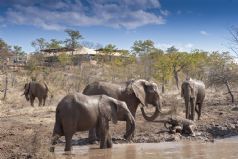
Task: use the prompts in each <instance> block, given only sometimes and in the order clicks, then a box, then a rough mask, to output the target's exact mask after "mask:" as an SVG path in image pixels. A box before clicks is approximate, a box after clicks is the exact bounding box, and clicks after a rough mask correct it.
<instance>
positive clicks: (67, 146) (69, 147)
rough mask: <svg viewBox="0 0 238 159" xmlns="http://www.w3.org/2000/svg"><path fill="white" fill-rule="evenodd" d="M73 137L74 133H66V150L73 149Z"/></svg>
mask: <svg viewBox="0 0 238 159" xmlns="http://www.w3.org/2000/svg"><path fill="white" fill-rule="evenodd" d="M72 137H73V135H72V134H71V133H67V134H66V135H65V141H66V144H65V148H64V151H71V147H72V145H71V142H72Z"/></svg>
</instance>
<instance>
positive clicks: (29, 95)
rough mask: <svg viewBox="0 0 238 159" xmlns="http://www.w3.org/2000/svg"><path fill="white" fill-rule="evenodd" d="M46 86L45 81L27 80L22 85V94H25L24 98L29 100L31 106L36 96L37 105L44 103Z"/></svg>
mask: <svg viewBox="0 0 238 159" xmlns="http://www.w3.org/2000/svg"><path fill="white" fill-rule="evenodd" d="M48 91H49V89H48V86H47V85H46V83H39V82H35V81H32V82H29V83H26V84H25V86H24V93H23V94H22V95H25V97H26V100H27V101H29V100H30V102H31V106H34V100H35V98H38V100H39V106H41V105H42V102H43V105H45V100H46V98H47V96H48Z"/></svg>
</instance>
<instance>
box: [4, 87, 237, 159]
mask: <svg viewBox="0 0 238 159" xmlns="http://www.w3.org/2000/svg"><path fill="white" fill-rule="evenodd" d="M22 87H23V86H20V85H19V86H18V87H17V88H9V90H8V98H7V100H6V101H0V141H1V142H0V158H1V159H4V158H54V155H53V154H52V153H50V152H49V146H50V145H49V142H50V137H51V134H52V130H53V124H54V120H55V108H56V105H57V103H58V101H59V100H60V99H61V98H62V97H63V96H64V95H65V93H64V92H57V93H56V94H55V96H54V98H53V99H48V100H47V104H46V105H47V106H44V107H38V106H37V105H38V101H35V107H31V106H30V103H28V102H26V100H25V99H24V96H20V95H21V93H22ZM0 96H2V94H0ZM163 99H164V106H163V110H164V111H166V110H171V109H172V110H174V111H173V112H174V114H177V115H179V116H182V117H183V116H184V106H183V100H182V99H181V98H180V95H179V93H173V94H171V93H170V94H167V95H164V98H163ZM229 102H230V101H229V99H226V97H224V95H223V94H222V93H217V92H216V93H215V91H207V97H206V101H205V104H204V107H203V109H202V117H201V120H199V121H196V125H197V129H196V131H195V134H196V136H195V137H191V136H187V135H179V134H175V135H174V134H170V133H169V132H168V131H167V130H166V129H165V128H164V126H163V123H161V122H159V121H160V120H161V119H163V118H166V116H163V115H161V116H159V117H158V118H157V119H156V121H154V122H147V121H145V120H144V119H143V117H142V115H141V112H140V110H139V109H138V111H137V115H136V133H135V137H134V139H133V142H136V143H149V142H155V143H156V142H174V141H179V140H182V141H195V142H213V141H214V139H216V138H225V137H230V136H234V135H238V120H237V119H238V107H236V104H232V105H231V104H229ZM169 116H171V115H169ZM110 131H111V133H112V136H113V141H114V144H120V143H125V142H126V141H124V140H121V139H120V138H121V137H122V136H123V134H124V132H125V123H124V122H119V123H118V124H117V125H112V124H111V128H110ZM86 138H87V132H80V133H77V134H75V135H74V142H73V144H74V145H77V144H87V140H86ZM61 141H62V142H61V143H60V144H62V145H64V138H63V137H62V138H61Z"/></svg>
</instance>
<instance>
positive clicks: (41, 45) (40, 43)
mask: <svg viewBox="0 0 238 159" xmlns="http://www.w3.org/2000/svg"><path fill="white" fill-rule="evenodd" d="M31 46H32V47H34V48H35V50H36V52H40V51H41V50H44V49H46V48H47V46H48V42H47V41H46V40H45V39H44V38H38V39H36V40H34V41H32V43H31Z"/></svg>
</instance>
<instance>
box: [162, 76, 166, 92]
mask: <svg viewBox="0 0 238 159" xmlns="http://www.w3.org/2000/svg"><path fill="white" fill-rule="evenodd" d="M164 85H165V80H164V77H163V83H162V93H163V94H164V93H165V88H164Z"/></svg>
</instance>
